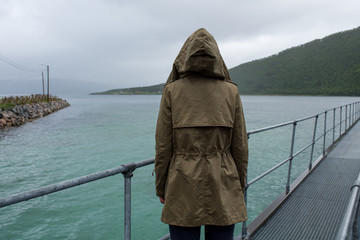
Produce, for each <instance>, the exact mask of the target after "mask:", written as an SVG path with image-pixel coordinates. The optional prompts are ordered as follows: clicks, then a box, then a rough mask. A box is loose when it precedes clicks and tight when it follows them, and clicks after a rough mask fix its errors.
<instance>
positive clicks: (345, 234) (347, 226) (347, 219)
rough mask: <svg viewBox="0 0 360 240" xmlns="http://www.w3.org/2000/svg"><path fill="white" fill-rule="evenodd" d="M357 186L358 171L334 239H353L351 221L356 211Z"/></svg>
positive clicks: (358, 179)
mask: <svg viewBox="0 0 360 240" xmlns="http://www.w3.org/2000/svg"><path fill="white" fill-rule="evenodd" d="M359 188H360V173H359V175H358V178H357V179H356V181H355V182H354V185H352V186H351V188H350V198H349V202H348V205H347V207H346V211H345V214H344V216H343V218H342V220H341V225H340V227H339V230H338V232H337V235H336V238H335V239H336V240H347V239H353V238H352V235H353V231H352V228H353V224H352V223H353V222H354V218H355V215H356V211H357V208H358V203H359Z"/></svg>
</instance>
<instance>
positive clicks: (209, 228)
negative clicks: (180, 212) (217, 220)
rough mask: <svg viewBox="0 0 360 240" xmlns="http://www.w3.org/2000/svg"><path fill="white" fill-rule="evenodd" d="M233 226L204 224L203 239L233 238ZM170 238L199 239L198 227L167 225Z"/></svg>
mask: <svg viewBox="0 0 360 240" xmlns="http://www.w3.org/2000/svg"><path fill="white" fill-rule="evenodd" d="M234 227H235V225H234V224H233V225H229V226H214V225H205V240H233V239H234ZM169 229H170V238H171V240H199V239H200V232H201V231H200V230H201V226H199V227H180V226H174V225H169Z"/></svg>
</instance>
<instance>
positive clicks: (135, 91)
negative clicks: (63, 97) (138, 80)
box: [91, 83, 165, 95]
mask: <svg viewBox="0 0 360 240" xmlns="http://www.w3.org/2000/svg"><path fill="white" fill-rule="evenodd" d="M164 85H165V84H164V83H162V84H158V85H153V86H148V87H133V88H121V89H112V90H109V91H105V92H99V93H91V94H92V95H156V94H161V92H162V90H163V88H164Z"/></svg>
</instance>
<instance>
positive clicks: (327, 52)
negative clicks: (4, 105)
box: [96, 27, 360, 96]
mask: <svg viewBox="0 0 360 240" xmlns="http://www.w3.org/2000/svg"><path fill="white" fill-rule="evenodd" d="M239 54H241V53H239ZM230 75H231V78H232V81H233V82H235V83H236V84H238V87H239V90H240V93H241V94H259V95H266V94H267V95H342V96H360V27H359V28H356V29H353V30H349V31H344V32H340V33H336V34H333V35H330V36H328V37H325V38H323V39H318V40H314V41H312V42H309V43H306V44H303V45H300V46H298V47H293V48H290V49H287V50H285V51H282V52H280V53H278V54H276V55H273V56H270V57H267V58H263V59H260V60H255V61H252V62H248V63H244V64H241V65H239V66H237V67H234V68H232V69H230ZM163 85H164V84H159V85H154V86H150V87H140V88H128V89H114V90H110V91H107V92H103V93H96V94H160V93H161V91H162V89H163Z"/></svg>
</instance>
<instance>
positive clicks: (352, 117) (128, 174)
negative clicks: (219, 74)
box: [0, 102, 360, 240]
mask: <svg viewBox="0 0 360 240" xmlns="http://www.w3.org/2000/svg"><path fill="white" fill-rule="evenodd" d="M344 108H345V111H343V109H344ZM337 109H339V111H336V110H337ZM329 112H333V124H332V128H330V129H327V121H328V120H327V115H328V113H329ZM336 112H339V121H338V123H336V115H335V114H336ZM322 115H324V130H323V134H322V135H321V136H318V137H316V133H317V125H318V119H319V117H320V116H322ZM359 117H360V102H355V103H352V104H348V105H344V106H341V107H338V108H334V109H331V110H328V111H325V112H323V113H320V114H317V115H314V116H311V117H306V118H302V119H298V120H295V121H290V122H286V123H281V124H277V125H274V126H270V127H265V128H261V129H257V130H253V131H249V132H248V138H249V139H250V136H251V135H254V134H257V133H262V132H266V131H269V130H272V129H277V128H281V127H285V126H289V125H292V138H291V145H290V155H289V157H288V158H287V159H285V160H284V161H282V162H280V163H279V164H277V165H275V166H274V167H272V168H270V169H269V170H267V171H265V172H264V173H263V174H261V175H259V176H257V177H255V178H254V179H253V180H251V181H249V182H248V183H247V186H246V189H245V199H246V196H247V191H248V188H249V187H250V186H252V185H253V184H254V183H256V182H258V181H259V180H260V179H262V178H263V177H265V176H266V175H268V174H269V173H271V172H273V171H275V170H276V169H278V168H279V167H280V166H282V165H284V164H285V163H287V162H289V168H288V172H287V183H286V187H285V191H286V193H289V192H290V190H291V189H290V184H291V183H290V178H291V170H292V161H293V159H294V158H295V157H296V156H298V155H299V154H300V153H302V152H303V151H305V150H306V149H308V148H309V147H311V156H310V161H309V169H310V170H311V168H312V159H313V154H314V153H313V152H314V145H315V143H316V142H317V141H319V140H320V139H323V150H322V155H323V156H324V155H325V154H326V134H328V133H329V132H331V131H332V134H333V138H332V143H331V145H333V144H334V142H335V141H336V140H337V139H339V138H340V137H341V136H342V135H343V134H344V133H345V132H346V131H347V130H348V129H349V128H350V127H351V126H352V125H353V124H354V123H355V122H356V121H358V120H359ZM310 119H315V120H314V131H313V136H312V142H311V143H309V144H308V145H306V146H305V147H303V148H302V149H301V150H299V151H297V152H296V153H294V143H295V135H296V126H297V124H298V123H300V122H303V121H307V120H310ZM343 125H345V126H344V130H343V128H342V126H343ZM337 127H338V128H339V136H338V138H337V139H335V128H337ZM154 162H155V159H153V158H152V159H148V160H143V161H139V162H134V163H129V164H124V165H121V166H119V167H116V168H112V169H108V170H105V171H101V172H97V173H93V174H90V175H86V176H82V177H79V178H74V179H70V180H66V181H62V182H59V183H55V184H51V185H48V186H44V187H40V188H37V189H33V190H30V191H26V192H22V193H18V194H14V195H11V196H8V197H4V198H1V199H0V208H2V207H6V206H10V205H13V204H16V203H19V202H23V201H27V200H30V199H33V198H37V197H41V196H44V195H47V194H51V193H54V192H57V191H61V190H64V189H68V188H72V187H75V186H79V185H82V184H85V183H89V182H92V181H96V180H99V179H102V178H106V177H110V176H113V175H116V174H120V173H121V174H123V176H124V239H125V240H130V239H131V178H132V177H133V172H134V171H135V170H136V169H137V168H140V167H144V166H147V165H150V164H153V163H154ZM246 202H247V201H246ZM246 235H247V228H246V222H244V223H243V227H242V235H241V236H240V237H241V238H242V237H245V236H246ZM160 239H161V240H166V239H170V235H169V234H167V235H165V236H163V237H161V238H160Z"/></svg>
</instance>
